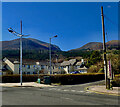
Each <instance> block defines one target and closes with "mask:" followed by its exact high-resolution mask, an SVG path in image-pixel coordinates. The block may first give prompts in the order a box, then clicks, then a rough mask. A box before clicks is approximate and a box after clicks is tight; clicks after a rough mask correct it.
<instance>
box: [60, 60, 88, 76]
mask: <svg viewBox="0 0 120 107" xmlns="http://www.w3.org/2000/svg"><path fill="white" fill-rule="evenodd" d="M83 65H84V60H83V59H81V61H79V62H78V61H77V59H71V60H69V61H63V62H62V63H61V70H62V71H65V72H66V73H67V74H68V73H70V72H73V71H81V72H82V73H86V72H87V68H86V67H85V66H83Z"/></svg>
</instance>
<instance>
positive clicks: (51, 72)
mask: <svg viewBox="0 0 120 107" xmlns="http://www.w3.org/2000/svg"><path fill="white" fill-rule="evenodd" d="M54 37H57V35H55V36H53V37H51V38H50V44H49V55H50V74H52V69H51V39H52V38H54Z"/></svg>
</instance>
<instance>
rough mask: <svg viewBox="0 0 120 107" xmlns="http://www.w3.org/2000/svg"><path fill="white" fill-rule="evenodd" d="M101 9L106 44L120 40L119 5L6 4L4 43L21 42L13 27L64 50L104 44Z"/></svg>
mask: <svg viewBox="0 0 120 107" xmlns="http://www.w3.org/2000/svg"><path fill="white" fill-rule="evenodd" d="M101 6H103V11H104V15H105V31H106V32H107V35H106V42H107V41H110V40H117V39H118V2H3V3H2V41H9V40H13V39H17V37H16V36H14V35H13V34H10V33H9V32H8V30H7V29H8V28H9V27H12V28H13V29H14V30H15V31H16V32H20V20H22V22H23V34H29V35H30V36H29V38H34V39H38V40H41V41H44V42H47V43H49V38H50V37H53V36H55V35H56V34H57V35H58V37H57V38H52V44H55V45H57V46H59V47H60V48H61V50H63V51H68V50H71V49H76V48H80V47H81V46H83V45H85V44H86V43H89V42H102V41H103V38H102V21H101Z"/></svg>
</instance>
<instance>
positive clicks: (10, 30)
mask: <svg viewBox="0 0 120 107" xmlns="http://www.w3.org/2000/svg"><path fill="white" fill-rule="evenodd" d="M20 23H21V33H17V32H16V31H14V30H13V29H12V28H8V31H9V32H10V33H12V34H14V35H15V36H18V37H20V83H21V86H22V37H26V36H29V35H22V21H21V22H20Z"/></svg>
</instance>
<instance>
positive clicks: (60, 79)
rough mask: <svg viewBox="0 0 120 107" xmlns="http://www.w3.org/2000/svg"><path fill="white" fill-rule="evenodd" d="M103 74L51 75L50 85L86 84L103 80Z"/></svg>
mask: <svg viewBox="0 0 120 107" xmlns="http://www.w3.org/2000/svg"><path fill="white" fill-rule="evenodd" d="M103 79H104V74H103V73H101V74H98V73H94V74H93V73H87V74H66V75H52V76H51V82H52V83H60V84H63V85H66V84H68V85H69V84H80V83H87V82H93V81H98V80H103Z"/></svg>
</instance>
